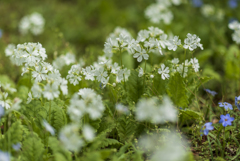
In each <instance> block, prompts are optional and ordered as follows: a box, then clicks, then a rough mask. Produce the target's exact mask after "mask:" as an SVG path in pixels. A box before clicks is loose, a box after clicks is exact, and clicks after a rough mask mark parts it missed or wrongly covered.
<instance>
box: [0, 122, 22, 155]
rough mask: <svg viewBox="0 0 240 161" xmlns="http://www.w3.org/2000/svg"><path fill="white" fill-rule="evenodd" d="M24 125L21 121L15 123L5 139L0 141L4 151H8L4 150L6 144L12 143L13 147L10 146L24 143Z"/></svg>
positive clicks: (0, 146)
mask: <svg viewBox="0 0 240 161" xmlns="http://www.w3.org/2000/svg"><path fill="white" fill-rule="evenodd" d="M22 128H23V127H22V125H21V122H20V121H17V122H14V123H13V124H12V125H11V127H10V128H9V129H8V131H7V132H6V134H5V135H4V138H3V139H1V140H0V148H1V149H2V150H7V149H4V148H5V147H4V143H5V142H6V143H8V141H10V142H11V145H8V146H12V144H16V143H19V142H21V141H22V136H23V130H22Z"/></svg>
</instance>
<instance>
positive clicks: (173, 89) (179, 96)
mask: <svg viewBox="0 0 240 161" xmlns="http://www.w3.org/2000/svg"><path fill="white" fill-rule="evenodd" d="M167 93H168V95H169V96H170V97H171V99H172V101H173V103H174V104H175V105H176V106H178V107H187V106H188V97H187V90H186V88H185V85H184V83H183V78H182V77H181V76H180V74H179V73H176V74H175V75H174V76H171V77H170V79H169V83H168V87H167Z"/></svg>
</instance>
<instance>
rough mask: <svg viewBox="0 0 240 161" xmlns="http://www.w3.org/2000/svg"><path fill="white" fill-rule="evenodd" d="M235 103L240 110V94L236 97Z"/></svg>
mask: <svg viewBox="0 0 240 161" xmlns="http://www.w3.org/2000/svg"><path fill="white" fill-rule="evenodd" d="M235 105H236V106H237V108H238V109H239V110H240V96H238V97H235Z"/></svg>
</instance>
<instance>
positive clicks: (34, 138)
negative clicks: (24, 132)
mask: <svg viewBox="0 0 240 161" xmlns="http://www.w3.org/2000/svg"><path fill="white" fill-rule="evenodd" d="M43 152H44V145H43V144H42V142H41V139H40V138H39V137H38V135H37V134H36V133H34V132H32V133H30V134H29V135H28V136H27V137H26V138H25V140H24V142H23V146H22V159H23V160H24V161H42V160H43Z"/></svg>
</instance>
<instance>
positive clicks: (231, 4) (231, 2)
mask: <svg viewBox="0 0 240 161" xmlns="http://www.w3.org/2000/svg"><path fill="white" fill-rule="evenodd" d="M228 6H229V7H230V8H236V7H237V6H238V2H237V0H229V1H228Z"/></svg>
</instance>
